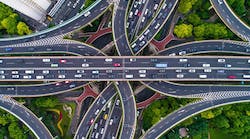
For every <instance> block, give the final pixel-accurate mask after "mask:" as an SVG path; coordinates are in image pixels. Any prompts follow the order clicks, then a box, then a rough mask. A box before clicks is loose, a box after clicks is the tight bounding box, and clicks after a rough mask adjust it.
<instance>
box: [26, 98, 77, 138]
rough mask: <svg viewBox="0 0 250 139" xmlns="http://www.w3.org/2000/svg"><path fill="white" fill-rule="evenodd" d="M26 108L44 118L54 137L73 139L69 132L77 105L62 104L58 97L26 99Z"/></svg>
mask: <svg viewBox="0 0 250 139" xmlns="http://www.w3.org/2000/svg"><path fill="white" fill-rule="evenodd" d="M23 101H24V102H25V105H26V107H28V108H29V109H30V110H31V111H32V112H34V113H35V114H36V115H37V117H42V121H43V123H44V124H45V125H46V127H47V128H48V129H49V131H50V132H51V134H52V135H53V136H57V138H63V139H71V138H72V135H71V134H70V132H68V130H69V127H70V125H71V120H72V117H73V115H74V110H75V107H76V105H75V103H71V102H64V103H61V102H60V101H59V100H58V99H57V97H54V96H49V97H39V98H32V99H29V98H25V99H24V100H23Z"/></svg>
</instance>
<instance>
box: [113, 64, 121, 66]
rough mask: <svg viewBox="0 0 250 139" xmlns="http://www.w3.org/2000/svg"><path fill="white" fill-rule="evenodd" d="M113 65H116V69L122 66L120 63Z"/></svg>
mask: <svg viewBox="0 0 250 139" xmlns="http://www.w3.org/2000/svg"><path fill="white" fill-rule="evenodd" d="M113 65H114V67H120V66H121V64H120V63H114V64H113Z"/></svg>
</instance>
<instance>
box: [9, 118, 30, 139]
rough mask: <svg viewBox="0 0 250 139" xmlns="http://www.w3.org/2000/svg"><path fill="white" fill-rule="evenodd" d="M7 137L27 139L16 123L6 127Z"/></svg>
mask: <svg viewBox="0 0 250 139" xmlns="http://www.w3.org/2000/svg"><path fill="white" fill-rule="evenodd" d="M8 131H9V135H10V137H11V138H14V139H27V138H28V137H27V135H26V134H23V131H22V129H21V128H20V127H19V126H18V123H16V122H13V123H11V124H10V125H9V127H8Z"/></svg>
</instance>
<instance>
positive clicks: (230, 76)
mask: <svg viewBox="0 0 250 139" xmlns="http://www.w3.org/2000/svg"><path fill="white" fill-rule="evenodd" d="M227 78H228V79H235V78H236V76H234V75H229V76H227Z"/></svg>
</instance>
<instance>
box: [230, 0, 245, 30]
mask: <svg viewBox="0 0 250 139" xmlns="http://www.w3.org/2000/svg"><path fill="white" fill-rule="evenodd" d="M227 3H228V5H230V6H231V9H232V10H233V11H234V12H235V13H236V15H238V17H240V18H241V19H242V20H243V21H244V22H245V23H246V24H248V25H250V0H227Z"/></svg>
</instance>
